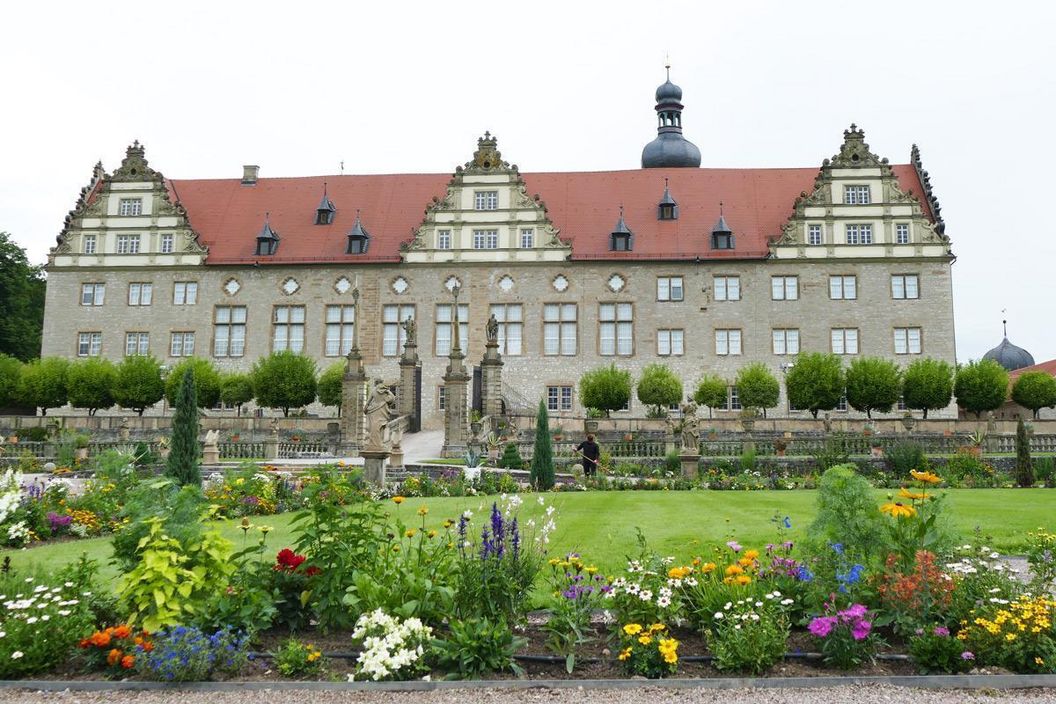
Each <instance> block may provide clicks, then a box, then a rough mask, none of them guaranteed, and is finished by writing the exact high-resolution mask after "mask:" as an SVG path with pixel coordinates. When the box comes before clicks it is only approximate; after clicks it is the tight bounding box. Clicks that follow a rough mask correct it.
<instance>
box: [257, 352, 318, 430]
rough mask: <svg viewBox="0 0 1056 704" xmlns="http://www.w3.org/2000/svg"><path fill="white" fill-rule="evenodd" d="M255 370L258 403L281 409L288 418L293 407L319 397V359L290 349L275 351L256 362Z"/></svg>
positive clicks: (305, 404) (306, 403)
mask: <svg viewBox="0 0 1056 704" xmlns="http://www.w3.org/2000/svg"><path fill="white" fill-rule="evenodd" d="M251 373H252V376H253V395H254V396H255V397H256V399H257V405H258V406H266V407H268V408H279V409H281V410H282V415H283V416H285V417H288V416H289V415H290V409H291V408H300V407H301V406H307V405H308V404H309V403H311V402H312V401H314V400H315V391H316V381H315V360H313V359H312V358H311V357H309V356H307V355H304V354H295V353H293V352H291V351H289V350H285V351H282V352H272V353H271V354H269V355H268V356H267V357H261V358H260V359H258V360H257V361H256V362H254V363H253V371H252V372H251ZM328 400H333V399H328Z"/></svg>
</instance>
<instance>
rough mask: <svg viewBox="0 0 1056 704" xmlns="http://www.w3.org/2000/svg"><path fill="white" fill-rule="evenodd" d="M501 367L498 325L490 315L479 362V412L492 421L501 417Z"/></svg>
mask: <svg viewBox="0 0 1056 704" xmlns="http://www.w3.org/2000/svg"><path fill="white" fill-rule="evenodd" d="M502 365H503V362H502V355H500V354H499V323H498V321H497V320H496V319H495V316H494V315H492V316H491V317H490V318H488V325H487V342H485V343H484V359H482V360H481V362H480V381H481V384H480V388H481V396H482V398H481V412H482V413H483V415H485V416H490V417H491V418H492V419H493V420H497V419H498V418H499V416H501V415H502ZM492 427H494V422H493V423H492Z"/></svg>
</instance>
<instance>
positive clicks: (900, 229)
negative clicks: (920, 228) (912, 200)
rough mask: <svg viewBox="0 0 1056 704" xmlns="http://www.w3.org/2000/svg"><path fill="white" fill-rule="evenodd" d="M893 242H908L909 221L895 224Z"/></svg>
mask: <svg viewBox="0 0 1056 704" xmlns="http://www.w3.org/2000/svg"><path fill="white" fill-rule="evenodd" d="M895 244H909V223H904V222H900V223H897V224H896V225H895Z"/></svg>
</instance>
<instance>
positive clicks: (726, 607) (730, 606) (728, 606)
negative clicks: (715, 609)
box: [722, 601, 733, 611]
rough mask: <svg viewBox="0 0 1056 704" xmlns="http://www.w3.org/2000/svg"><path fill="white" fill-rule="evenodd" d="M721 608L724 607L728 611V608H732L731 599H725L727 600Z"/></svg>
mask: <svg viewBox="0 0 1056 704" xmlns="http://www.w3.org/2000/svg"><path fill="white" fill-rule="evenodd" d="M722 608H723V609H725V610H726V611H729V610H730V609H732V608H733V602H731V601H727V602H726V605H725V606H723V607H722Z"/></svg>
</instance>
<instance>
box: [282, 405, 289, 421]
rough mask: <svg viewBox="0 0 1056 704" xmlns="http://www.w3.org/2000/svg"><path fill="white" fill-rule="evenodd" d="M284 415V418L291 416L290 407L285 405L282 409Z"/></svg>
mask: <svg viewBox="0 0 1056 704" xmlns="http://www.w3.org/2000/svg"><path fill="white" fill-rule="evenodd" d="M282 417H283V418H289V417H290V409H289V408H286V407H283V409H282Z"/></svg>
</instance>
